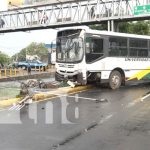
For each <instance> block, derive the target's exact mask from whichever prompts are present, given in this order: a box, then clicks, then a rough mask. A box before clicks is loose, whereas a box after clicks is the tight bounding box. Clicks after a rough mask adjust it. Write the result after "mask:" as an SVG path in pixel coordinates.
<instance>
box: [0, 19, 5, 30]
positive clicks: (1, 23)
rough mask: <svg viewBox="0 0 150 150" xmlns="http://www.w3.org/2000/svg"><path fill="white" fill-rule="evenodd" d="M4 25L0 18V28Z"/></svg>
mask: <svg viewBox="0 0 150 150" xmlns="http://www.w3.org/2000/svg"><path fill="white" fill-rule="evenodd" d="M4 25H5V22H4V20H3V19H2V18H0V28H3V27H4Z"/></svg>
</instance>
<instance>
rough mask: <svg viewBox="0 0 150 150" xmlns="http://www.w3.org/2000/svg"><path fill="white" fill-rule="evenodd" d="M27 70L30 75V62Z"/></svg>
mask: <svg viewBox="0 0 150 150" xmlns="http://www.w3.org/2000/svg"><path fill="white" fill-rule="evenodd" d="M27 71H28V75H31V65H30V64H29V63H28V67H27Z"/></svg>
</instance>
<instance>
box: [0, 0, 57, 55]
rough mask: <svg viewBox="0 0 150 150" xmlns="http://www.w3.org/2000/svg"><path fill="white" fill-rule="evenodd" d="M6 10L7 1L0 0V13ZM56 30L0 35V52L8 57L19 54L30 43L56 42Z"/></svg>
mask: <svg viewBox="0 0 150 150" xmlns="http://www.w3.org/2000/svg"><path fill="white" fill-rule="evenodd" d="M3 10H7V0H0V11H3ZM56 33H57V30H53V29H46V30H35V31H30V32H13V33H5V34H0V51H2V52H4V53H6V54H8V55H9V56H12V55H14V54H15V53H17V52H19V51H20V50H21V49H22V48H25V47H26V46H28V45H29V44H30V43H32V42H37V43H41V42H42V43H45V44H50V43H51V42H52V41H55V40H56Z"/></svg>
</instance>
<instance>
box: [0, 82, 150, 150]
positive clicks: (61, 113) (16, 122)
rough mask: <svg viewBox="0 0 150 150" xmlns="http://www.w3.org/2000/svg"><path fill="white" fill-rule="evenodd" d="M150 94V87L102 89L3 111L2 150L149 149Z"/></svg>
mask: <svg viewBox="0 0 150 150" xmlns="http://www.w3.org/2000/svg"><path fill="white" fill-rule="evenodd" d="M149 92H150V84H149V83H145V84H137V85H136V84H135V85H133V84H132V85H127V86H125V87H122V88H120V89H118V90H115V91H114V90H110V89H106V88H100V87H99V88H96V89H92V90H89V91H84V92H80V93H78V94H75V95H72V97H70V96H69V97H64V96H60V97H58V98H55V99H51V100H49V101H44V102H40V103H33V104H30V105H29V106H26V107H24V108H23V109H22V110H21V111H16V110H15V111H10V110H5V111H1V112H0V149H2V150H54V149H56V150H149V149H150V95H149ZM74 96H75V97H74ZM77 97H79V98H77ZM95 99H96V100H97V101H95Z"/></svg>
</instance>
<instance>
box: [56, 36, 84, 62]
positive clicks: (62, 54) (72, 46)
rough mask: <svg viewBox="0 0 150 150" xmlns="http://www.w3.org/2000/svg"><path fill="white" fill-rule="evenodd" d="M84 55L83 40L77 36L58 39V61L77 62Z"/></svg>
mask: <svg viewBox="0 0 150 150" xmlns="http://www.w3.org/2000/svg"><path fill="white" fill-rule="evenodd" d="M82 57H83V40H82V38H79V37H77V36H69V37H60V38H58V39H57V61H59V62H77V61H81V60H82Z"/></svg>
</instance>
